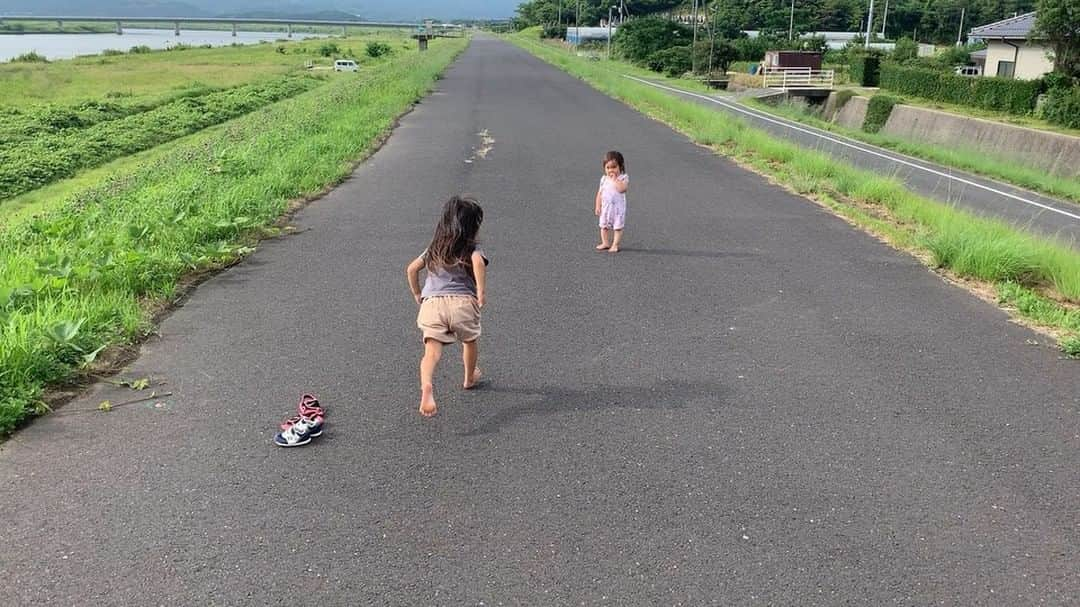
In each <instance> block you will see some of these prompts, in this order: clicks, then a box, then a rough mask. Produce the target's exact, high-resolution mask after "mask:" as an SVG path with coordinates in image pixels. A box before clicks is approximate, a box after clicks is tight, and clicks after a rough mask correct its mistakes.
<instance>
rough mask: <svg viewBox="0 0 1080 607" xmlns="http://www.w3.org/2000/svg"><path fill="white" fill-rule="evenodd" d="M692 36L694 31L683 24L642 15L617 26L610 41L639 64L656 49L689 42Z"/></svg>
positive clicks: (625, 55)
mask: <svg viewBox="0 0 1080 607" xmlns="http://www.w3.org/2000/svg"><path fill="white" fill-rule="evenodd" d="M693 37H694V32H693V31H691V30H690V28H688V27H686V26H685V25H680V24H678V23H674V22H671V21H668V20H667V19H661V18H659V17H642V18H640V19H633V20H631V21H628V22H626V23H625V24H623V25H622V26H621V27H619V31H617V32H615V36H614V38H613V39H612V42H614V44H615V46H616V48H617V49H618V50H619V52H620V53H622V55H623V56H624V57H626V58H627V59H629V60H630V61H632V62H634V63H637V64H639V65H640V64H645V63H646V62H648V61H649V60H650V59H651V58H652V56H653V54H654V53H656V52H657V51H661V50H665V49H670V48H672V47H677V46H684V45H688V44H690V41H691V40H693ZM687 57H688V58H689V47H687Z"/></svg>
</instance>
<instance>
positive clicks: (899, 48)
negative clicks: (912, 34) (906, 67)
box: [892, 38, 919, 63]
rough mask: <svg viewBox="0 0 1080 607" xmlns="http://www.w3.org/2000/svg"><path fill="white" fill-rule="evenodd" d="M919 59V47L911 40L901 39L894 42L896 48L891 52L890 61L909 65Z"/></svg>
mask: <svg viewBox="0 0 1080 607" xmlns="http://www.w3.org/2000/svg"><path fill="white" fill-rule="evenodd" d="M918 57H919V45H918V44H916V42H915V41H914V40H912V39H911V38H901V39H899V40H897V41H896V48H894V49H893V52H892V60H893V61H896V62H897V63H911V62H913V61H915V60H916V59H917V58H918Z"/></svg>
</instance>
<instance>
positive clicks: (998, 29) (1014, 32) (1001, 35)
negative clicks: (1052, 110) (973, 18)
mask: <svg viewBox="0 0 1080 607" xmlns="http://www.w3.org/2000/svg"><path fill="white" fill-rule="evenodd" d="M1034 27H1035V13H1034V12H1031V13H1026V14H1024V15H1018V16H1016V17H1010V18H1008V19H1002V20H1001V21H997V22H995V23H991V24H989V25H983V26H980V27H976V28H973V29H972V30H971V31H970V32H969V33H968V37H969V39H972V40H982V41H984V42H986V44H987V46H986V64H985V68H984V69H983V75H985V76H1001V77H1003V78H1019V79H1021V80H1034V79H1035V78H1039V77H1040V76H1043V75H1044V74H1047V73H1050V72H1052V71H1054V61H1053V59H1052V58H1051V57H1052V55H1051V48H1050V47H1049V46H1048V45H1047V44H1046V41H1045V40H1029V39H1028V36H1029V35H1030V34H1031V30H1032V29H1033V28H1034Z"/></svg>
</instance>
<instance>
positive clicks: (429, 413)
mask: <svg viewBox="0 0 1080 607" xmlns="http://www.w3.org/2000/svg"><path fill="white" fill-rule="evenodd" d="M438 412H439V408H438V407H437V406H435V390H434V388H432V387H431V386H425V387H424V388H422V389H421V390H420V415H423V416H424V417H434V416H435V414H436V413H438Z"/></svg>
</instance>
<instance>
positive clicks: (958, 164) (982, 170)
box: [745, 99, 1080, 203]
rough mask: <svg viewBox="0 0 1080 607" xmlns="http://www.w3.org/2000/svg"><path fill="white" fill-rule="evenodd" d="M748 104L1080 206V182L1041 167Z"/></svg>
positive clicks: (792, 107)
mask: <svg viewBox="0 0 1080 607" xmlns="http://www.w3.org/2000/svg"><path fill="white" fill-rule="evenodd" d="M745 103H746V104H747V105H749V106H751V107H753V108H755V109H759V110H762V111H765V112H769V113H772V114H776V115H779V116H782V117H784V118H789V119H791V120H796V121H798V122H802V123H803V124H808V125H810V126H813V127H816V128H819V129H824V130H827V131H832V132H834V133H838V134H841V135H844V136H845V137H851V138H852V139H858V140H859V141H865V142H866V143H870V144H873V145H877V146H880V147H883V148H888V149H890V150H895V151H897V152H900V153H901V154H907V155H908V156H914V157H916V158H923V159H926V160H930V161H932V162H937V163H940V164H943V165H945V166H951V167H955V168H958V169H963V170H965V171H970V172H972V173H977V174H980V175H985V176H987V177H991V178H993V179H999V180H1001V181H1004V182H1006V183H1011V184H1013V185H1016V186H1019V187H1022V188H1027V189H1029V190H1033V191H1036V192H1041V193H1043V194H1047V195H1049V196H1056V197H1058V198H1062V199H1064V200H1068V201H1071V202H1077V203H1080V180H1077V179H1070V178H1067V177H1058V176H1056V175H1049V174H1047V173H1046V171H1044V170H1042V169H1038V168H1033V167H1028V166H1023V165H1021V164H1018V163H1017V162H1015V161H1010V160H1007V159H1002V158H996V157H994V156H991V155H988V154H987V153H986V152H984V151H980V150H975V149H963V148H958V147H945V146H942V145H936V144H927V143H921V142H918V141H911V140H909V139H904V138H901V137H895V136H892V135H886V134H884V133H867V132H866V131H863V130H861V129H849V128H845V127H842V126H840V125H838V124H834V123H832V122H828V121H825V120H822V119H821V118H819V117H817V116H815V115H813V114H812V113H811V112H810V111H809V110H808V108H806V107H805V106H803V105H799V104H795V103H783V104H780V105H772V104H768V103H763V102H761V101H757V100H753V99H748V100H746V101H745Z"/></svg>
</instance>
